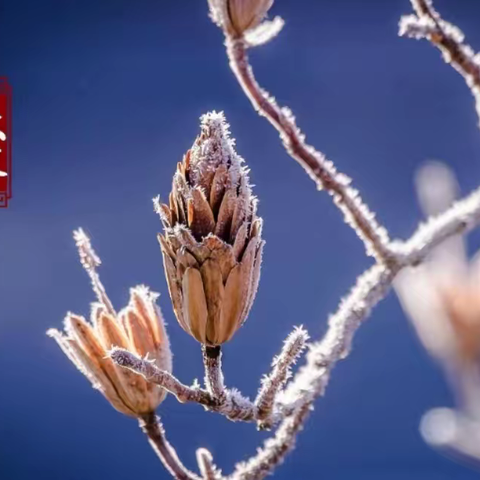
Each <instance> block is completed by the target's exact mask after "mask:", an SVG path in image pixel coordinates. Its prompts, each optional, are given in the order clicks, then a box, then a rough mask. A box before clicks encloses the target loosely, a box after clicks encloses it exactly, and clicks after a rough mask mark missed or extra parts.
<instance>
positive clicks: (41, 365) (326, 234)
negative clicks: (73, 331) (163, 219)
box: [0, 0, 480, 480]
mask: <svg viewBox="0 0 480 480" xmlns="http://www.w3.org/2000/svg"><path fill="white" fill-rule="evenodd" d="M437 7H438V8H439V9H441V11H442V12H443V13H444V15H445V17H446V18H449V19H451V20H453V21H454V22H456V23H458V24H459V25H460V26H461V27H462V28H463V29H464V31H465V33H466V34H467V37H468V39H469V41H470V43H471V44H472V45H473V46H476V47H477V48H479V47H480V28H478V27H479V25H480V2H478V1H473V0H456V1H454V0H438V1H437ZM409 11H410V5H409V2H408V1H407V0H390V1H388V2H387V1H381V0H377V1H374V0H365V1H353V0H342V1H334V0H321V1H313V0H312V1H309V0H298V1H288V0H278V1H277V4H276V5H275V7H274V9H273V13H275V14H280V15H282V16H283V17H284V18H285V19H286V22H287V23H286V27H285V29H284V31H283V33H282V34H281V35H280V36H279V37H278V38H277V39H276V40H275V41H273V42H272V43H270V44H269V45H267V46H264V47H262V48H258V49H257V50H256V51H254V52H253V53H252V57H253V58H252V61H253V63H254V66H255V69H256V72H257V75H258V77H259V79H260V81H261V82H262V84H264V85H265V86H266V87H268V89H270V90H271V91H272V92H273V93H274V94H275V95H276V96H277V98H278V99H279V101H280V102H281V103H284V104H287V105H289V106H290V107H291V108H292V109H293V111H294V112H295V114H296V115H297V118H298V121H299V124H300V125H301V126H302V128H303V129H304V131H305V132H306V133H307V135H308V138H309V141H310V142H311V143H313V144H314V145H316V146H317V147H318V148H320V149H322V150H323V151H324V152H326V154H327V155H328V156H329V157H330V158H332V159H334V160H335V162H336V163H337V166H338V168H339V169H341V170H342V171H344V172H346V173H348V174H350V175H351V176H353V177H354V180H355V184H356V186H357V187H358V188H360V189H361V191H362V192H363V194H364V197H365V199H366V201H368V203H369V204H370V206H371V207H372V209H373V210H375V211H376V212H378V215H379V217H380V219H381V220H382V222H384V223H385V224H386V225H387V226H388V227H389V229H390V231H391V234H392V236H398V237H406V236H407V235H409V234H410V233H411V232H412V231H413V229H414V228H415V226H416V224H417V222H418V221H419V220H420V218H421V215H420V212H419V209H418V207H417V204H416V200H415V197H414V190H413V184H412V178H413V174H414V172H415V170H416V168H417V167H418V166H419V165H420V164H421V162H422V161H424V160H425V159H427V158H438V159H443V160H445V161H447V162H448V163H450V164H451V165H452V166H453V167H454V168H455V170H456V172H457V174H458V176H459V180H460V183H461V186H462V189H463V191H465V192H466V191H469V190H470V189H472V188H473V187H475V186H476V185H477V184H478V183H480V163H479V154H480V132H479V131H478V129H477V127H476V123H477V118H476V115H475V111H474V108H473V101H472V98H471V95H470V93H469V92H468V90H467V88H466V86H465V85H464V82H463V80H462V78H461V77H460V76H459V75H458V74H457V73H456V72H454V71H453V70H452V69H451V68H449V67H447V66H445V65H444V63H443V61H442V60H441V59H440V55H439V53H438V52H437V51H435V50H434V49H433V48H432V47H431V46H429V45H428V44H427V43H426V42H415V41H413V40H408V39H401V38H399V37H398V36H397V23H398V20H399V17H400V15H401V14H403V13H409ZM0 75H7V76H8V77H9V79H10V81H11V83H12V85H13V88H14V92H15V97H14V168H15V171H14V185H13V194H14V196H13V199H12V200H11V205H10V206H9V208H8V209H7V210H4V211H0V232H1V233H0V265H1V267H0V268H1V270H0V272H1V273H0V306H1V310H0V478H1V479H2V480H29V479H32V480H57V479H59V480H60V479H61V480H106V479H115V480H127V479H133V478H135V479H141V480H159V479H166V478H168V475H167V474H166V473H165V471H164V470H163V467H162V466H161V465H160V463H159V462H158V460H157V459H156V458H155V456H154V454H153V452H152V451H151V450H150V447H149V446H148V445H147V443H146V441H145V439H144V438H143V437H142V434H141V432H140V431H139V429H138V428H137V426H136V424H135V422H134V421H132V420H129V419H127V418H124V417H122V416H121V415H120V414H118V413H117V412H116V411H114V410H113V409H112V408H111V407H110V406H109V405H108V404H107V402H106V401H105V400H104V399H103V398H102V397H101V396H100V395H99V394H98V393H97V392H95V391H94V390H93V389H91V388H90V386H89V384H88V382H87V381H86V380H85V379H84V378H83V377H82V376H81V375H80V374H79V373H78V372H77V371H76V370H75V369H74V367H73V365H71V364H70V363H69V362H68V360H67V359H66V358H65V357H64V356H63V354H62V353H61V352H60V350H59V349H58V348H57V346H56V345H55V344H54V342H53V341H51V340H50V339H48V338H47V337H46V335H45V331H46V330H47V328H49V327H52V326H56V327H60V326H61V322H62V319H63V316H64V315H65V313H66V312H67V311H69V310H72V311H74V312H78V313H81V314H84V315H88V312H89V302H90V301H92V300H93V294H92V292H91V291H90V287H89V282H88V278H87V276H86V274H85V273H84V272H83V271H82V269H81V267H80V264H79V262H78V259H77V255H76V252H75V248H74V245H73V241H72V238H71V231H72V230H73V229H74V228H76V227H79V226H82V227H84V228H85V229H86V231H87V232H88V233H89V234H90V235H91V237H92V240H93V243H94V246H95V247H96V249H97V251H98V253H99V254H100V256H101V257H102V259H103V262H104V265H103V267H102V269H101V276H102V279H103V281H104V283H105V284H106V287H107V289H108V292H109V294H110V296H111V298H112V300H113V301H114V303H115V305H116V306H117V308H120V307H121V306H123V305H124V304H125V303H126V301H127V294H128V288H129V287H130V286H133V285H135V284H138V283H146V284H148V285H149V286H151V287H152V288H153V289H154V290H156V291H160V292H161V293H162V296H161V298H160V304H161V306H162V309H163V312H164V314H165V318H166V320H167V322H168V330H169V332H170V338H171V343H172V347H173V350H174V354H175V358H174V370H175V373H176V375H178V377H179V378H180V379H182V380H183V381H184V382H190V381H192V380H193V379H194V378H195V377H197V378H200V377H201V376H202V367H201V361H200V351H199V346H198V344H196V342H195V341H194V340H193V339H191V338H190V337H188V336H187V335H186V334H185V333H184V332H183V331H182V330H181V329H180V327H179V326H178V325H177V323H176V321H175V319H174V316H173V313H172V309H171V306H170V301H169V298H168V293H167V287H166V283H165V280H164V278H163V267H162V261H161V255H160V251H159V247H158V245H157V241H156V238H155V236H156V233H157V231H159V230H160V224H159V221H158V219H157V218H156V216H155V214H154V213H153V209H152V204H151V198H152V197H154V196H155V195H157V194H161V195H163V196H166V195H167V193H168V192H169V188H170V182H171V176H172V173H173V171H174V168H175V164H176V162H177V161H179V160H180V159H181V157H182V155H183V153H184V152H185V151H186V149H187V148H189V146H190V145H191V143H192V142H193V140H194V138H195V135H196V134H197V132H198V117H199V116H200V115H201V114H202V113H204V112H206V111H208V110H211V109H217V110H225V112H226V115H227V118H228V120H229V122H230V123H231V127H232V131H233V134H234V136H235V137H236V139H237V144H238V151H239V153H240V154H241V155H242V156H244V157H245V158H246V159H247V161H248V163H249V165H250V167H251V169H252V173H251V177H252V180H253V183H254V184H255V185H256V189H255V191H256V193H257V194H258V196H259V197H260V201H261V203H260V214H261V215H262V216H263V217H264V220H265V238H266V240H267V245H266V250H265V258H264V267H263V273H262V281H261V283H260V289H259V293H258V296H257V300H256V303H255V306H254V308H253V311H252V313H251V315H250V318H249V320H248V322H247V323H246V325H245V327H244V328H243V329H242V330H241V331H240V332H239V333H238V334H237V336H236V337H235V339H234V341H232V342H231V344H228V345H227V346H226V348H225V357H224V359H225V362H224V364H225V371H226V377H227V382H228V384H229V385H231V386H233V385H235V386H237V387H239V388H240V389H241V390H242V391H243V392H245V393H246V394H249V395H251V396H253V395H254V394H255V392H256V389H257V387H258V384H259V379H260V377H261V375H262V374H263V373H265V372H267V371H268V370H269V364H270V361H271V359H272V357H273V356H274V354H275V353H276V352H278V350H279V348H280V346H281V343H282V341H283V339H284V338H285V336H286V335H287V334H288V333H289V332H290V330H291V328H292V326H293V325H295V324H304V325H306V326H307V328H308V330H309V331H310V333H311V334H312V336H313V337H314V338H318V337H319V336H320V335H321V334H322V333H323V332H324V330H325V326H326V321H327V318H328V315H329V313H331V312H333V311H334V310H335V308H336V305H337V303H338V300H339V298H340V297H341V296H342V295H345V294H346V293H347V291H348V289H349V288H350V286H351V285H352V284H353V282H354V280H355V278H356V276H357V275H359V274H360V273H361V272H362V271H363V270H364V269H365V268H366V267H367V266H368V265H370V263H371V261H370V260H368V259H366V258H365V255H364V252H363V247H362V244H361V242H360V241H359V240H358V239H357V238H356V237H355V235H354V234H353V232H352V231H351V230H350V229H349V227H347V226H346V225H345V224H344V223H343V220H342V218H341V216H340V215H339V213H338V211H337V210H336V209H335V208H334V207H333V206H332V203H331V200H330V198H328V196H327V195H326V194H324V193H318V192H317V191H316V190H315V187H314V184H313V182H312V181H311V180H310V179H309V178H307V176H306V175H305V174H304V173H303V171H302V170H301V168H300V167H299V166H298V165H297V164H295V163H294V162H293V161H292V160H291V159H290V158H289V157H288V156H287V154H286V153H285V152H284V150H283V149H282V147H281V146H280V143H279V141H278V137H277V134H276V133H275V132H274V131H273V129H272V128H271V127H270V125H268V124H267V123H266V122H265V120H263V119H261V118H259V117H258V116H257V115H256V114H255V113H254V112H253V109H252V107H251V106H250V104H249V102H248V101H247V99H246V98H245V97H244V95H243V94H242V93H241V92H240V90H239V87H238V85H237V84H236V81H235V80H234V78H233V75H232V74H231V72H230V70H229V68H228V65H227V62H226V58H225V53H224V49H223V46H222V36H221V33H220V31H219V30H218V29H217V28H215V27H214V26H213V25H212V24H211V22H210V21H209V19H208V17H207V8H206V0H182V1H175V0H137V1H131V0H129V1H126V0H43V1H39V0H0ZM470 240H471V242H470V246H471V248H472V250H473V249H475V248H477V247H478V246H480V237H479V236H478V235H475V234H473V236H471V238H470ZM445 405H452V397H451V394H450V392H449V390H448V388H447V386H446V385H445V383H444V380H443V377H442V374H441V372H440V371H439V369H438V368H437V367H436V366H435V365H434V364H433V363H432V362H431V360H430V359H429V358H428V356H427V354H426V353H425V352H424V351H423V350H422V348H421V347H420V346H419V344H418V342H417V341H416V339H415V338H414V336H413V332H412V331H411V328H410V327H409V325H408V323H407V321H406V319H405V317H404V315H403V314H402V312H401V310H400V307H399V305H398V302H397V300H396V298H395V297H394V295H392V294H391V295H390V296H389V297H388V298H387V299H386V300H385V301H384V302H383V303H382V304H381V305H380V306H379V307H378V308H377V309H376V310H375V311H374V313H373V315H372V318H371V319H369V320H368V322H367V323H366V324H365V325H364V327H363V328H362V329H361V331H360V332H359V334H358V336H357V337H356V339H355V342H354V350H353V353H352V355H351V356H350V357H349V359H348V360H347V361H345V362H343V363H342V364H341V365H339V366H338V368H336V369H335V371H334V375H333V378H332V381H331V385H330V386H329V388H328V391H327V395H326V397H325V398H324V399H321V400H320V401H319V402H318V403H317V404H316V408H315V411H314V413H313V414H312V416H311V418H310V421H309V422H308V424H307V426H306V428H305V430H304V431H303V433H302V434H301V435H300V436H299V438H298V447H297V449H296V450H295V452H294V453H293V454H291V455H290V456H289V457H288V459H287V460H286V462H285V463H284V464H283V465H282V467H281V468H279V469H278V471H277V473H276V478H278V479H285V480H286V479H289V480H316V479H324V478H325V479H336V480H344V479H345V480H347V479H348V480H350V479H355V480H361V479H366V480H385V479H388V480H404V479H409V480H417V479H418V480H446V479H455V480H470V479H474V478H478V473H476V472H474V471H472V470H469V469H468V468H467V467H465V466H462V465H459V464H456V463H454V462H452V461H450V460H448V459H446V458H444V457H443V456H441V455H439V454H438V453H436V452H434V451H432V450H431V449H430V448H429V447H427V446H426V445H425V444H424V443H423V441H422V440H421V438H420V436H419V433H418V423H419V420H420V418H421V416H422V414H423V413H424V412H426V411H427V410H428V409H429V408H432V407H435V406H445ZM159 412H160V414H161V415H162V417H163V419H164V422H165V424H166V427H167V431H168V435H169V437H170V439H171V441H172V443H173V444H174V445H175V446H176V447H177V449H178V452H179V454H180V455H181V457H182V459H183V460H184V461H185V463H186V464H187V465H188V466H189V467H191V468H195V457H194V452H195V449H197V448H198V447H200V446H205V447H207V448H209V449H211V451H212V452H213V454H214V456H215V459H216V460H217V462H218V464H219V465H220V466H221V467H222V468H223V469H224V472H225V473H228V472H230V471H231V470H232V467H233V464H234V463H235V462H236V461H239V460H242V459H246V458H247V457H248V456H250V455H252V454H253V453H254V452H255V450H256V448H257V446H258V445H259V444H260V443H261V442H262V440H263V439H264V438H266V437H267V434H266V433H258V432H256V430H255V427H254V426H253V425H243V424H233V423H230V422H228V421H227V420H225V419H224V418H222V417H219V416H216V415H214V414H209V413H206V412H204V411H203V410H202V409H201V408H199V407H197V406H183V405H180V404H178V403H177V402H176V401H175V400H174V399H172V398H168V399H167V400H166V401H165V402H164V404H162V405H161V408H160V409H159Z"/></svg>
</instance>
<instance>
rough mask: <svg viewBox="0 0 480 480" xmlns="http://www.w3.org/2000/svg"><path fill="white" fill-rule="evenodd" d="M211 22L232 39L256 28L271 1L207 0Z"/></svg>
mask: <svg viewBox="0 0 480 480" xmlns="http://www.w3.org/2000/svg"><path fill="white" fill-rule="evenodd" d="M208 3H209V6H210V15H211V17H212V19H213V21H214V22H215V23H216V24H217V25H218V26H219V27H221V28H222V29H223V30H224V31H225V32H226V33H227V34H228V35H230V36H232V37H241V36H242V35H243V34H244V33H245V32H247V31H249V30H252V29H254V28H255V27H258V26H259V25H260V23H261V22H262V20H263V19H264V17H265V15H266V14H267V12H268V10H269V9H270V7H271V6H272V4H273V0H208Z"/></svg>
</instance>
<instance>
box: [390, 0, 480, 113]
mask: <svg viewBox="0 0 480 480" xmlns="http://www.w3.org/2000/svg"><path fill="white" fill-rule="evenodd" d="M411 3H412V6H413V9H414V10H415V15H406V16H404V17H402V18H401V20H400V32H399V34H400V35H406V36H409V37H412V38H416V39H421V38H426V39H428V40H429V41H430V42H431V43H432V45H434V46H435V47H437V48H438V49H439V50H440V51H441V52H442V54H443V58H444V60H445V62H447V63H449V64H451V65H452V67H453V68H455V70H457V72H458V73H460V75H462V77H463V78H464V79H465V81H466V83H467V85H468V87H469V88H470V90H471V92H472V94H473V96H474V98H475V103H476V109H477V114H478V116H479V119H480V54H476V53H475V51H474V50H473V49H472V48H471V47H470V46H469V45H468V44H467V43H465V35H464V34H463V32H462V31H461V30H460V29H459V28H458V27H456V26H455V25H452V24H451V23H449V22H446V21H445V20H443V18H442V17H441V16H440V14H439V13H438V12H437V11H436V10H435V9H434V8H433V4H432V2H431V0H411Z"/></svg>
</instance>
